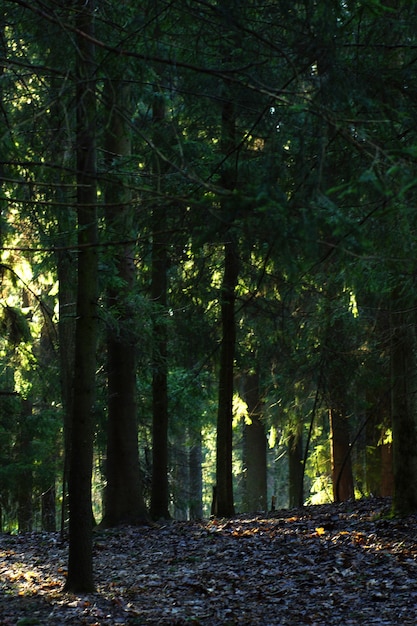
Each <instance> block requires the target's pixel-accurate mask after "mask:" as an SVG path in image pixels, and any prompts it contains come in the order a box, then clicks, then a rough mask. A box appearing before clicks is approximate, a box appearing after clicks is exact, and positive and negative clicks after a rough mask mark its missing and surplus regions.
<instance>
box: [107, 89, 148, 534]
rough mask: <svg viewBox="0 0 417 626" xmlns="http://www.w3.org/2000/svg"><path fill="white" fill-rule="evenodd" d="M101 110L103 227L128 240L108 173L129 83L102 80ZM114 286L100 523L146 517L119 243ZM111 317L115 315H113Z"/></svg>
mask: <svg viewBox="0 0 417 626" xmlns="http://www.w3.org/2000/svg"><path fill="white" fill-rule="evenodd" d="M104 99H105V104H106V108H107V114H108V116H107V126H106V128H107V133H106V141H105V148H106V162H107V166H108V170H109V171H108V172H107V184H106V190H105V200H106V225H107V231H108V234H109V236H110V237H111V238H112V240H113V241H120V242H124V241H130V240H132V238H133V236H134V235H133V207H132V206H131V204H130V203H129V202H130V201H131V197H130V196H131V194H130V192H129V191H128V186H126V185H125V182H126V181H124V180H123V179H121V178H120V177H119V176H117V175H116V174H114V173H113V169H112V168H113V166H114V160H115V159H120V157H128V156H130V154H131V141H130V129H129V128H128V125H127V120H128V119H129V115H130V109H131V107H130V92H129V87H128V86H127V85H126V84H124V83H123V81H120V80H108V81H107V82H106V86H105V94H104ZM115 272H116V276H117V281H116V282H117V288H116V287H110V288H109V289H108V306H109V309H110V311H112V310H113V311H117V321H116V322H115V324H116V325H117V327H111V328H110V329H109V330H108V333H107V385H108V427H107V458H106V479H107V483H106V490H105V512H104V518H103V520H102V522H101V524H102V525H103V526H116V525H118V524H140V523H143V522H145V521H147V519H148V514H147V510H146V506H145V501H144V498H143V493H142V477H141V471H140V466H139V450H138V433H137V407H136V350H137V341H138V336H137V331H136V328H135V326H134V319H135V311H134V310H133V308H132V305H131V301H132V291H133V290H134V286H135V272H136V271H135V265H134V250H133V247H132V246H131V245H129V244H123V243H121V244H120V245H119V246H118V247H117V248H115ZM115 316H116V313H115Z"/></svg>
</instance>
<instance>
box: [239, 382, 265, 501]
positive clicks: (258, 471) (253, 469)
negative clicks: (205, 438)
mask: <svg viewBox="0 0 417 626" xmlns="http://www.w3.org/2000/svg"><path fill="white" fill-rule="evenodd" d="M243 397H244V400H245V402H246V404H247V407H248V414H249V419H250V422H251V423H250V424H248V423H246V422H245V424H244V426H243V442H244V447H243V451H244V454H243V471H244V499H243V500H244V507H245V511H247V512H248V513H252V512H254V511H266V510H267V508H268V505H267V461H266V451H267V440H266V435H265V427H264V423H263V420H262V402H261V398H260V392H259V376H258V375H257V374H256V373H252V374H245V375H244V380H243Z"/></svg>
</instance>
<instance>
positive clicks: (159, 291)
mask: <svg viewBox="0 0 417 626" xmlns="http://www.w3.org/2000/svg"><path fill="white" fill-rule="evenodd" d="M153 123H154V138H156V139H158V138H159V139H160V140H161V142H162V143H161V145H164V143H166V139H167V138H166V137H164V132H167V129H166V125H165V103H164V100H163V97H162V96H160V95H157V96H156V97H155V100H154V103H153ZM165 173H166V164H165V163H161V162H160V160H159V159H158V157H157V156H155V162H154V176H155V181H156V186H157V189H158V191H159V192H160V191H161V185H162V177H163V174H165ZM166 222H167V209H166V206H165V204H164V200H162V203H160V204H158V205H157V206H155V207H154V210H153V213H152V282H151V298H152V302H153V304H154V307H155V313H154V322H153V335H154V348H153V364H152V368H153V373H152V413H153V415H152V442H153V443H152V484H151V508H150V512H151V517H152V518H153V519H161V518H162V519H169V518H170V517H171V515H170V513H169V508H168V507H169V484H168V332H167V325H166V318H165V316H166V309H167V290H168V280H167V269H168V242H167V240H166V237H167V235H166Z"/></svg>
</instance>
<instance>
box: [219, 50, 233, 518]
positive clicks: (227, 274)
mask: <svg viewBox="0 0 417 626" xmlns="http://www.w3.org/2000/svg"><path fill="white" fill-rule="evenodd" d="M229 55H230V51H225V58H224V60H225V62H227V61H228V60H229V59H230V56H229ZM229 88H230V85H228V84H226V83H225V84H224V86H223V92H224V100H223V106H222V116H221V151H222V154H223V158H224V163H223V169H222V173H221V184H222V187H223V188H224V189H227V190H232V189H234V188H235V186H236V175H237V172H236V170H237V165H236V161H235V158H236V156H235V149H236V112H235V106H234V103H233V101H232V99H231V96H230V93H228V90H229ZM229 209H231V211H230V212H229ZM222 210H223V212H224V221H225V222H226V223H228V227H227V228H226V229H225V234H224V236H225V243H224V269H223V280H222V286H221V292H220V308H221V329H222V330H221V332H222V339H221V346H220V369H219V389H218V408H217V432H216V434H217V443H216V488H215V492H216V497H215V500H216V502H215V510H216V514H217V515H219V516H220V517H232V516H233V515H234V513H235V507H234V499H233V467H232V454H233V430H232V424H233V378H234V360H235V348H236V325H235V300H236V293H235V290H236V286H237V281H238V276H239V252H238V243H237V240H236V237H235V234H234V233H233V224H234V220H235V215H234V207H228V206H227V203H226V202H223V205H222Z"/></svg>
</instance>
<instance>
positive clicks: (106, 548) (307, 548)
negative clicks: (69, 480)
mask: <svg viewBox="0 0 417 626" xmlns="http://www.w3.org/2000/svg"><path fill="white" fill-rule="evenodd" d="M389 510H390V502H389V500H387V499H374V498H371V499H364V500H360V501H358V502H349V503H344V504H340V505H337V504H331V505H319V506H310V507H305V508H302V509H292V510H285V511H275V512H274V513H268V514H263V515H261V514H260V515H256V516H248V515H241V516H237V517H235V518H233V519H231V520H214V519H213V520H208V521H204V522H172V523H168V524H163V525H159V526H158V527H140V528H134V527H123V528H118V529H115V530H110V531H98V532H97V533H95V539H94V567H95V573H96V583H97V593H95V594H89V595H83V596H74V595H71V594H67V593H63V592H62V586H63V584H64V581H65V569H66V564H67V545H66V542H64V541H62V540H61V538H60V535H59V534H54V533H52V534H51V533H30V534H22V535H17V536H13V535H0V624H1V625H2V626H11V625H13V626H29V625H35V626H36V625H44V624H45V625H48V626H49V625H51V626H52V625H54V626H55V625H67V624H70V625H88V626H117V625H118V626H122V625H126V626H127V625H131V626H133V625H142V624H143V625H149V624H151V625H154V626H168V625H171V626H175V625H177V626H179V625H187V624H194V625H199V624H200V625H204V626H217V625H218V626H227V625H232V624H240V625H247V626H256V625H263V626H281V625H285V624H291V625H292V626H297V625H299V624H310V625H317V626H318V625H320V626H324V625H326V626H329V625H334V626H336V625H337V626H349V625H352V624H364V625H366V626H370V625H371V624H378V625H379V626H383V625H391V624H392V625H393V624H395V625H396V626H400V625H408V624H409V625H411V624H413V625H414V626H415V625H416V624H417V543H416V537H417V516H410V517H407V518H403V519H390V518H389Z"/></svg>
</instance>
